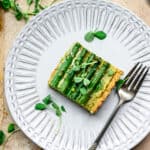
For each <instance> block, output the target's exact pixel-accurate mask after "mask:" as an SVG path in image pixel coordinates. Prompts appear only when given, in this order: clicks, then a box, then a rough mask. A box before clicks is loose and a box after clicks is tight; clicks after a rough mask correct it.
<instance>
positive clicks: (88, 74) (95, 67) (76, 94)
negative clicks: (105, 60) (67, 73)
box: [69, 62, 100, 100]
mask: <svg viewBox="0 0 150 150" xmlns="http://www.w3.org/2000/svg"><path fill="white" fill-rule="evenodd" d="M99 63H100V62H97V63H95V64H94V65H93V66H92V67H91V69H90V70H89V71H88V73H87V76H86V78H87V79H89V80H90V79H91V77H92V76H93V74H94V73H95V71H96V69H97V67H98V65H99ZM83 86H84V84H83V83H80V85H79V86H78V88H77V90H76V92H74V93H72V94H71V95H69V98H71V99H72V100H75V99H76V97H77V96H78V95H79V94H80V88H82V87H83Z"/></svg>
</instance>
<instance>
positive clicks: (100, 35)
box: [94, 31, 107, 40]
mask: <svg viewBox="0 0 150 150" xmlns="http://www.w3.org/2000/svg"><path fill="white" fill-rule="evenodd" d="M94 36H95V37H97V38H98V39H100V40H103V39H105V38H106V37H107V35H106V33H105V32H103V31H96V32H94Z"/></svg>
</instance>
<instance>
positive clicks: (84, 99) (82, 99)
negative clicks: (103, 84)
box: [77, 62, 109, 104]
mask: <svg viewBox="0 0 150 150" xmlns="http://www.w3.org/2000/svg"><path fill="white" fill-rule="evenodd" d="M108 67H109V63H107V62H105V63H104V64H103V65H102V67H101V68H100V70H99V71H98V72H97V73H96V74H95V76H94V77H93V80H92V81H91V83H90V85H89V86H88V88H87V94H86V95H82V94H80V95H79V97H77V101H78V102H79V103H80V104H85V103H86V102H87V101H88V99H89V97H90V94H91V93H92V91H93V90H94V88H95V86H96V85H97V83H98V82H99V80H100V79H101V78H102V77H103V75H104V73H105V72H106V70H107V69H108Z"/></svg>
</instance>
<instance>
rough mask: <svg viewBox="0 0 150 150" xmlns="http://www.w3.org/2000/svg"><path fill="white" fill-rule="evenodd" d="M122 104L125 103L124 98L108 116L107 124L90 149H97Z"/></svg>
mask: <svg viewBox="0 0 150 150" xmlns="http://www.w3.org/2000/svg"><path fill="white" fill-rule="evenodd" d="M122 104H123V100H120V101H119V103H118V104H117V105H116V107H115V108H114V110H113V112H112V113H111V115H110V117H109V118H108V120H107V122H106V124H105V126H104V127H103V129H102V131H101V132H100V133H99V135H98V136H97V138H96V140H95V141H94V143H93V144H92V146H91V147H90V148H89V149H88V150H96V149H97V146H98V144H99V142H100V140H101V139H102V137H103V135H104V133H105V131H106V130H107V128H108V126H109V125H110V123H111V121H112V120H113V118H114V117H115V114H116V113H117V112H118V110H119V108H120V106H121V105H122Z"/></svg>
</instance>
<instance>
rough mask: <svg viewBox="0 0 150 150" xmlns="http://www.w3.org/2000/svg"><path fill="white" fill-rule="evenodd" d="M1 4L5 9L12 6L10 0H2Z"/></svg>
mask: <svg viewBox="0 0 150 150" xmlns="http://www.w3.org/2000/svg"><path fill="white" fill-rule="evenodd" d="M1 6H2V8H3V9H4V10H8V9H10V8H11V4H10V0H2V1H1Z"/></svg>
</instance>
